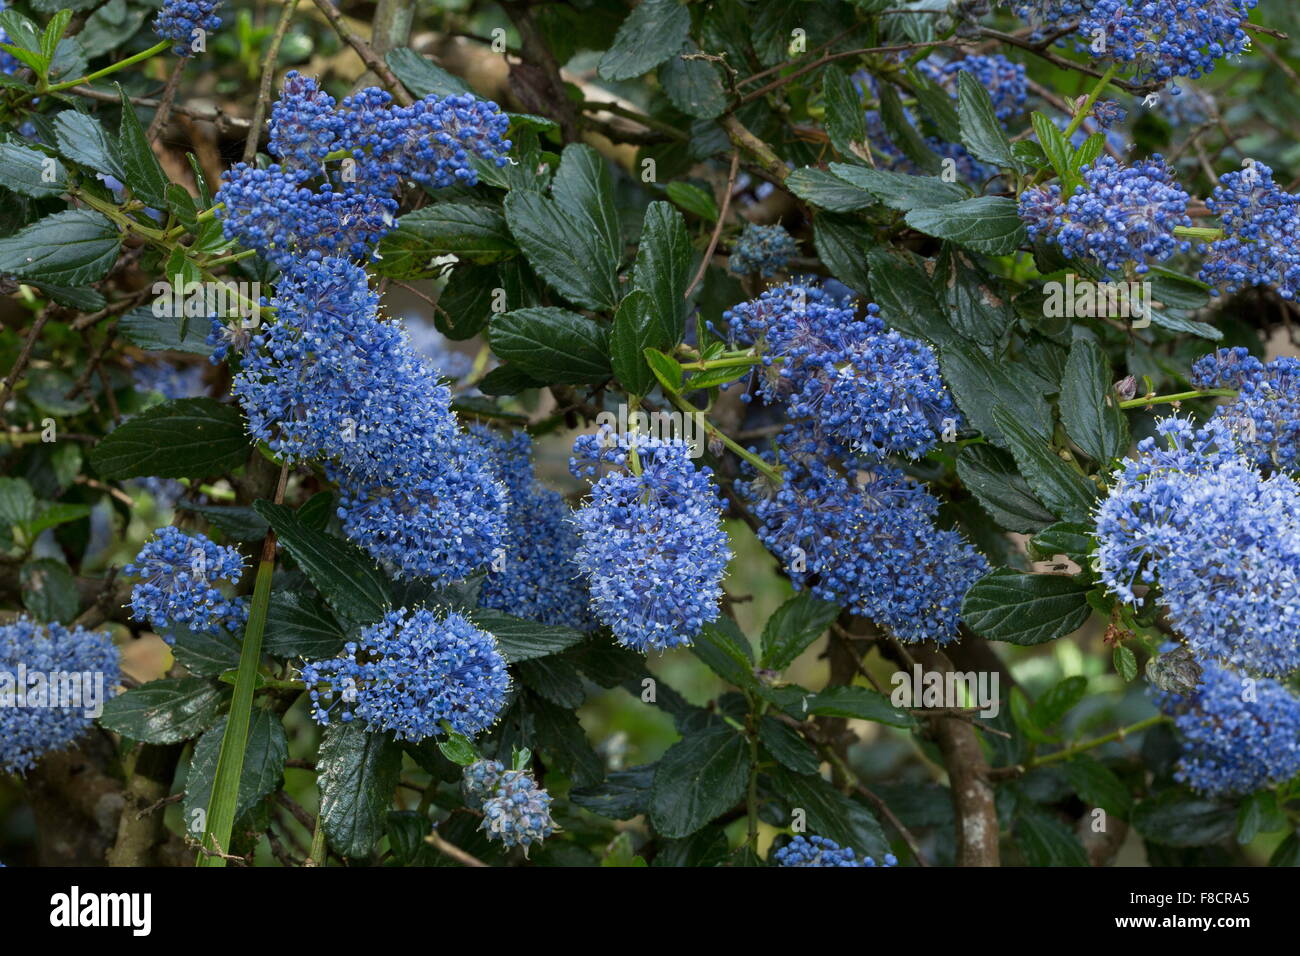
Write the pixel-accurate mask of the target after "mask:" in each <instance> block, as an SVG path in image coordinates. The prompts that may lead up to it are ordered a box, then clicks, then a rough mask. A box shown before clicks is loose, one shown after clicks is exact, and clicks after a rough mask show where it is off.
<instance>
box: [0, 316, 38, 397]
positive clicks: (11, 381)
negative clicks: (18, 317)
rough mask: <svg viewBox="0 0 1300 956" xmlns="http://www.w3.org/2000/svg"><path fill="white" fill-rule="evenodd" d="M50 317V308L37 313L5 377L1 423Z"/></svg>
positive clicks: (0, 390) (0, 394)
mask: <svg viewBox="0 0 1300 956" xmlns="http://www.w3.org/2000/svg"><path fill="white" fill-rule="evenodd" d="M49 317H50V310H49V308H48V307H47V308H44V309H42V310H41V311H40V312H39V313H37V315H36V319H35V321H34V322H32V327H31V330H30V331H29V332H28V333H27V338H26V340H25V341H24V342H23V348H22V351H21V352H19V353H18V358H17V359H15V360H14V365H13V368H11V369H10V370H9V374H8V375H6V376H5V380H4V385H0V422H3V421H4V420H5V405H6V404H8V402H9V396H10V395H12V394H13V391H14V386H15V385H16V384H18V379H20V378H22V375H23V372H24V371H26V370H27V363H28V362H30V361H31V359H32V350H33V349H34V348H36V340H37V339H38V338H40V336H41V329H43V328H45V323H46V322H47V321H48V320H49Z"/></svg>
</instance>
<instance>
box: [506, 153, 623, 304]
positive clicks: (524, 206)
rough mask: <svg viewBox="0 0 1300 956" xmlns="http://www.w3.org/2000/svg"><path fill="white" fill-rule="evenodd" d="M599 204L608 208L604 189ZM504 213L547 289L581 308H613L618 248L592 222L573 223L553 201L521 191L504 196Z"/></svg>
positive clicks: (578, 220)
mask: <svg viewBox="0 0 1300 956" xmlns="http://www.w3.org/2000/svg"><path fill="white" fill-rule="evenodd" d="M574 148H575V147H572V146H570V147H569V149H574ZM565 155H566V157H567V156H568V151H567V150H566V152H565ZM561 168H563V164H561ZM602 169H603V167H602ZM557 185H558V177H557ZM606 186H608V184H607V183H606ZM597 201H598V202H606V201H607V202H610V203H611V204H612V200H611V199H610V198H609V196H608V191H607V190H606V193H605V194H603V198H601V199H599V200H597ZM505 212H506V222H508V223H509V224H510V232H511V233H512V234H513V235H514V237H515V240H516V241H517V242H518V243H519V247H520V248H521V249H522V250H523V252H524V256H525V257H526V258H527V259H528V264H529V265H530V266H532V267H533V270H534V271H535V272H536V273H537V274H538V275H539V276H540V277H541V278H542V280H543V281H544V282H545V283H546V284H547V285H549V286H550V287H551V288H552V289H554V290H555V291H556V292H558V293H559V294H560V295H562V296H564V297H565V298H566V299H568V300H569V301H570V302H572V303H573V304H574V305H577V306H581V307H582V308H586V309H595V310H611V309H613V308H614V307H615V305H617V303H618V299H619V289H618V247H617V245H611V244H610V243H609V242H607V241H602V236H601V235H600V234H597V233H594V232H593V231H592V223H591V222H590V221H584V220H583V219H579V218H575V217H574V216H573V215H572V214H571V213H570V212H569V211H567V210H566V209H565V208H564V207H563V206H562V205H561V204H560V203H559V202H557V201H556V200H555V199H547V198H546V197H545V196H541V195H539V194H537V193H533V192H527V191H520V190H514V191H512V192H511V193H509V194H508V195H507V196H506V198H505Z"/></svg>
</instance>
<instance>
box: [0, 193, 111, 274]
mask: <svg viewBox="0 0 1300 956" xmlns="http://www.w3.org/2000/svg"><path fill="white" fill-rule="evenodd" d="M120 246H121V237H120V236H119V235H118V232H117V229H116V227H114V225H113V224H112V223H111V222H109V221H108V220H107V219H105V218H104V217H103V216H101V215H100V214H99V213H97V212H95V211H94V210H91V209H65V210H64V211H63V212H56V213H54V215H52V216H46V217H45V218H44V219H41V220H39V221H38V222H34V223H32V224H31V225H30V226H27V227H26V228H24V229H20V230H19V231H18V232H16V233H14V235H12V236H8V237H6V238H4V239H0V274H4V275H13V276H19V277H21V278H25V279H35V280H38V281H41V282H48V283H51V284H53V285H61V286H69V287H75V286H84V285H87V284H88V283H91V282H94V281H96V280H97V279H102V278H104V276H106V275H107V274H108V270H109V269H110V268H112V265H113V262H114V261H115V260H116V259H117V251H118V248H119V247H120Z"/></svg>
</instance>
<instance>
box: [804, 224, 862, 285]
mask: <svg viewBox="0 0 1300 956" xmlns="http://www.w3.org/2000/svg"><path fill="white" fill-rule="evenodd" d="M872 242H873V238H872V235H871V231H870V230H869V229H868V228H867V227H866V226H865V225H863V224H862V223H859V222H854V221H853V220H851V219H848V218H846V217H842V216H834V215H830V214H827V215H822V216H818V217H817V219H816V220H815V221H814V222H813V245H814V246H815V247H816V249H817V254H818V255H819V256H821V258H822V261H823V262H824V263H825V264H826V266H827V268H829V269H830V270H831V275H833V276H835V278H837V279H839V280H840V281H841V282H843V283H844V284H845V285H846V286H848V287H849V288H850V289H852V290H853V291H854V292H858V293H861V294H862V295H866V294H867V292H868V291H869V290H870V288H871V285H870V282H869V280H868V277H867V268H866V262H865V259H866V251H867V248H868V246H869V245H870V244H871V243H872Z"/></svg>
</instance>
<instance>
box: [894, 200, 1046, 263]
mask: <svg viewBox="0 0 1300 956" xmlns="http://www.w3.org/2000/svg"><path fill="white" fill-rule="evenodd" d="M1016 208H1017V207H1016V201H1015V200H1014V199H1009V198H1007V197H1005V196H977V197H976V198H974V199H964V200H962V201H961V202H956V203H952V204H950V205H947V206H939V207H938V208H933V209H913V210H912V211H911V212H909V213H908V214H907V224H908V225H909V226H911V227H912V228H913V229H916V230H919V231H920V232H923V233H925V234H926V235H928V236H935V237H936V238H939V239H950V240H952V241H953V242H955V243H957V244H958V245H960V246H964V247H966V248H967V249H970V250H971V251H973V252H982V253H984V254H985V255H990V256H1004V255H1008V254H1010V253H1013V252H1015V251H1016V250H1017V249H1019V248H1020V246H1021V245H1022V244H1023V243H1024V242H1025V226H1024V223H1023V222H1021V220H1020V213H1019V212H1017V211H1016Z"/></svg>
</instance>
